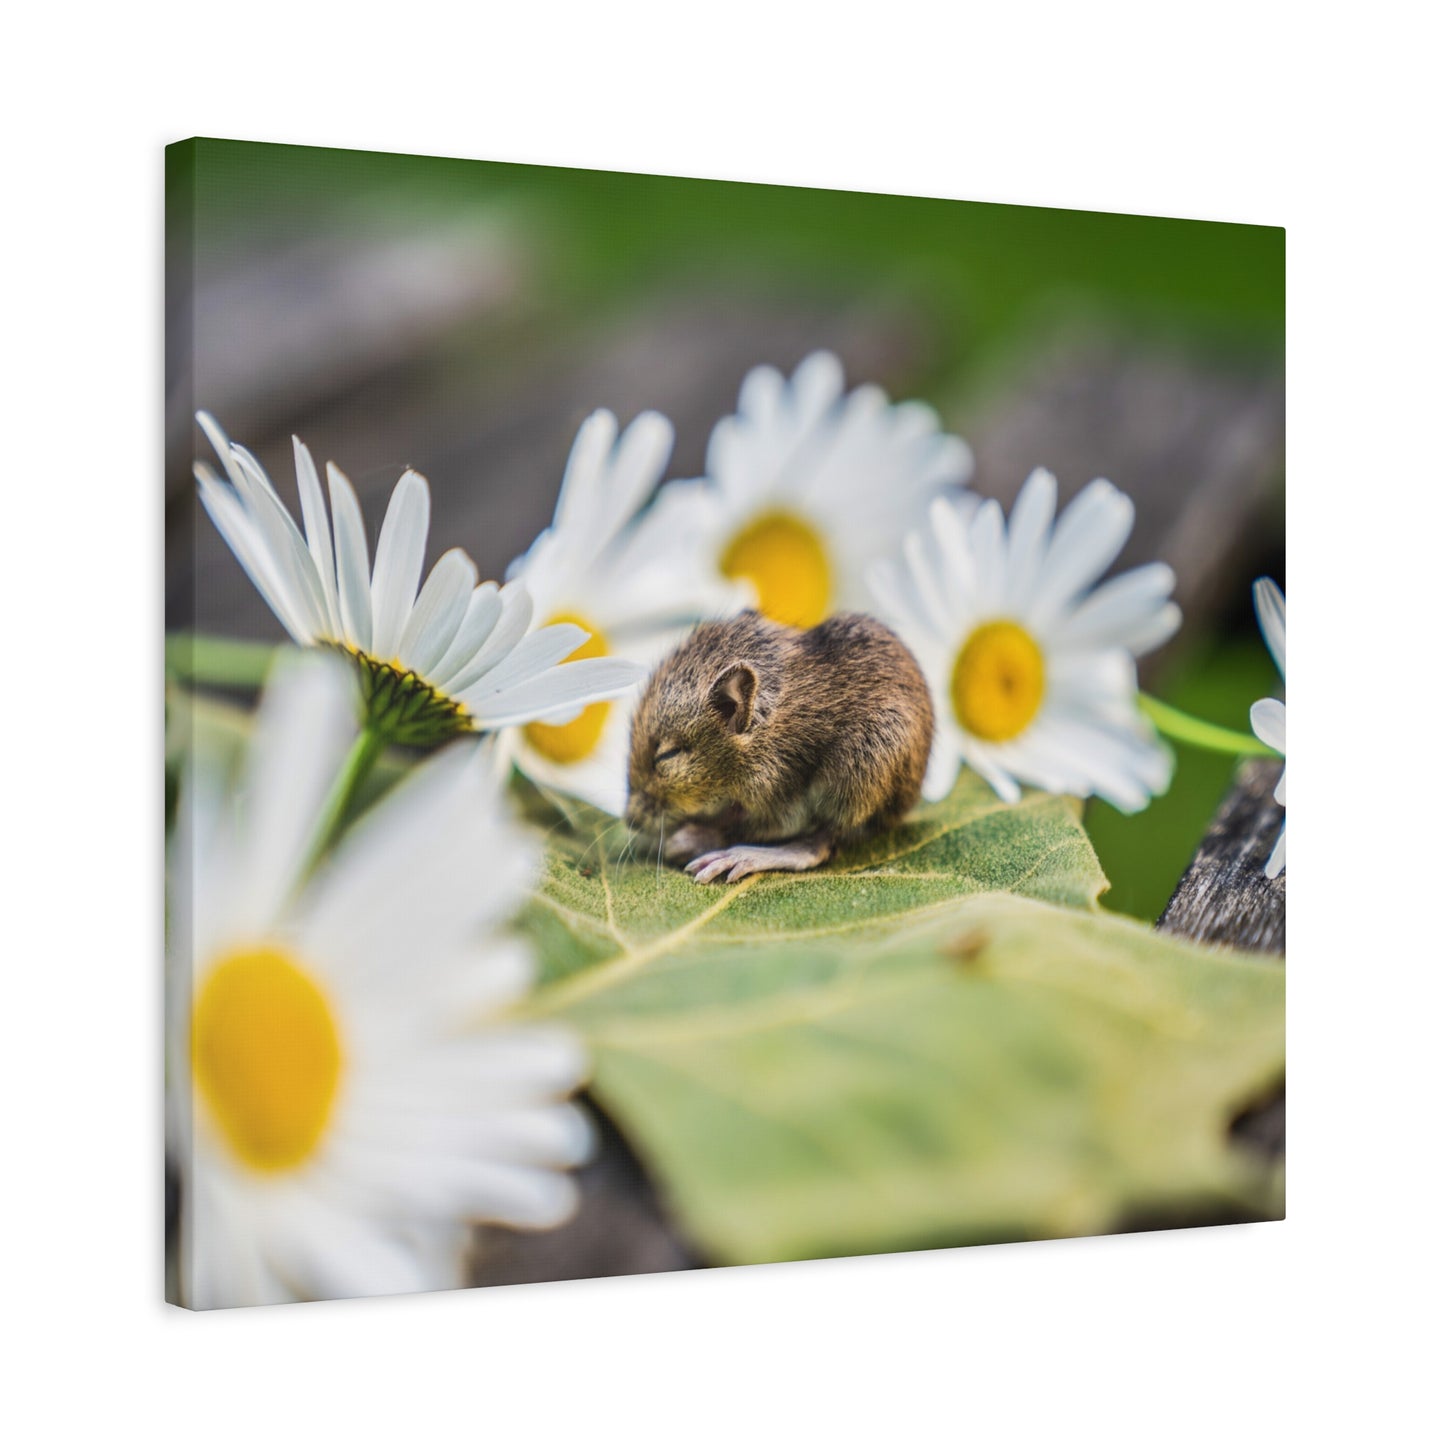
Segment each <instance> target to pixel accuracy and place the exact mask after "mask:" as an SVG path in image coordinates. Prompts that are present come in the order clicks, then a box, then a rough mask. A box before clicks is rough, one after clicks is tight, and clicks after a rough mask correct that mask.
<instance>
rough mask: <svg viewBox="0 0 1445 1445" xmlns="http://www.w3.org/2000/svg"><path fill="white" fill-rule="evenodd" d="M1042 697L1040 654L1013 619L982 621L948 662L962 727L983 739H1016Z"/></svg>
mask: <svg viewBox="0 0 1445 1445" xmlns="http://www.w3.org/2000/svg"><path fill="white" fill-rule="evenodd" d="M1043 700H1044V655H1043V653H1042V652H1040V651H1039V645H1038V643H1037V642H1035V641H1034V640H1033V638H1032V637H1030V636H1029V634H1028V633H1027V632H1025V631H1024V630H1023V628H1022V627H1020V626H1019V625H1018V623H1016V622H985V623H984V624H983V625H982V626H981V627H976V628H975V629H974V630H973V632H972V633H971V634H970V635H969V638H968V641H967V642H965V643H964V644H963V647H962V648H961V649H960V651H959V654H958V661H957V662H955V663H954V665H953V710H954V712H955V713H956V714H957V715H958V720H959V722H961V723H962V724H963V726H964V730H965V731H967V732H969V733H972V734H973V736H974V737H976V738H983V739H984V740H985V741H986V742H991V743H1002V742H1007V741H1008V740H1009V739H1010V738H1016V737H1018V735H1019V734H1020V733H1021V732H1023V731H1024V729H1025V728H1027V727H1028V725H1029V724H1030V723H1031V722H1033V720H1034V718H1035V716H1037V714H1038V710H1039V704H1040V703H1042V702H1043Z"/></svg>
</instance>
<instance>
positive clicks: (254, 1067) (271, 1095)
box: [191, 947, 342, 1173]
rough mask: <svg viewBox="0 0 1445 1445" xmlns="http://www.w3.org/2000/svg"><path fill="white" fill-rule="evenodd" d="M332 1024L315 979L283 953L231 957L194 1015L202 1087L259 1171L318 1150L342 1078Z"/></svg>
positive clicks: (195, 1063) (211, 979) (219, 1120)
mask: <svg viewBox="0 0 1445 1445" xmlns="http://www.w3.org/2000/svg"><path fill="white" fill-rule="evenodd" d="M341 1063H342V1059H341V1040H340V1037H339V1035H338V1032H337V1028H336V1020H335V1018H334V1016H333V1015H332V1012H331V1006H330V1004H329V1003H328V1002H327V999H326V995H325V994H324V993H322V991H321V989H320V988H319V987H318V986H317V984H316V982H315V980H313V979H312V978H311V977H310V975H309V974H307V973H305V972H303V970H302V969H300V968H298V967H297V965H296V964H295V963H294V962H292V960H291V959H290V958H289V957H288V956H287V955H286V954H285V953H283V952H282V951H281V950H280V949H277V948H271V947H261V948H252V949H243V950H241V951H239V952H236V953H232V954H228V955H227V956H226V957H224V958H223V959H222V960H221V962H220V963H218V964H217V965H216V966H215V967H214V968H213V969H212V970H211V972H210V973H209V975H207V977H206V979H205V982H204V983H203V984H202V985H201V988H200V991H199V994H198V996H197V998H196V1001H195V1006H194V1010H193V1012H192V1014H191V1067H192V1070H193V1072H194V1074H195V1080H196V1088H197V1089H198V1091H199V1092H200V1095H201V1098H202V1099H203V1100H204V1101H205V1103H206V1104H207V1106H208V1107H209V1109H210V1112H211V1115H212V1117H213V1118H214V1119H215V1121H216V1124H217V1125H218V1126H219V1128H220V1131H221V1133H222V1135H223V1136H224V1137H225V1139H226V1141H227V1143H229V1144H230V1146H231V1148H232V1149H233V1150H234V1151H235V1153H236V1154H237V1156H238V1157H239V1158H240V1159H241V1160H242V1162H244V1163H246V1164H248V1165H250V1166H251V1168H253V1169H258V1170H262V1171H265V1172H268V1173H275V1172H278V1171H280V1170H283V1169H292V1168H294V1167H295V1166H296V1165H298V1164H301V1163H303V1162H304V1161H305V1160H306V1159H307V1158H308V1157H309V1156H310V1155H311V1153H312V1151H313V1150H314V1149H315V1148H316V1146H317V1144H318V1143H320V1141H321V1136H322V1135H323V1134H324V1133H325V1131H326V1124H327V1121H328V1120H329V1119H330V1117H331V1106H332V1104H333V1102H334V1101H335V1098H336V1087H337V1084H338V1083H339V1081H340V1078H341Z"/></svg>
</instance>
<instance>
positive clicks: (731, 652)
mask: <svg viewBox="0 0 1445 1445" xmlns="http://www.w3.org/2000/svg"><path fill="white" fill-rule="evenodd" d="M932 745H933V705H932V703H931V702H930V700H929V696H928V685H927V684H926V683H925V682H924V680H923V674H922V673H921V672H920V671H919V669H918V664H917V663H916V662H915V661H914V659H913V654H912V653H911V652H909V650H908V649H907V648H906V647H905V646H904V645H903V644H902V643H901V642H900V641H899V640H898V638H897V637H895V636H894V635H893V633H892V632H890V631H889V630H888V629H887V628H886V627H885V626H884V625H883V624H882V623H881V622H878V621H876V620H875V619H874V618H872V617H865V616H863V615H862V614H861V613H856V612H844V613H839V614H838V615H836V616H834V617H830V618H828V619H827V621H825V622H820V623H819V624H818V626H816V627H814V628H812V629H811V630H810V631H808V632H799V631H798V630H797V629H795V628H792V627H784V626H782V625H781V624H779V623H776V622H772V621H770V620H769V619H768V618H766V617H762V616H760V615H759V614H758V613H756V612H744V613H742V614H741V615H740V616H738V617H733V618H730V619H729V620H728V621H726V622H705V623H703V624H702V625H701V626H699V627H698V628H697V629H696V630H695V631H694V632H693V633H692V635H691V636H690V637H688V638H687V640H686V641H685V642H683V643H682V644H681V645H680V646H679V647H678V648H677V649H676V650H675V651H674V652H673V653H672V654H671V655H670V656H668V657H666V658H665V659H664V660H663V661H662V662H661V663H660V664H659V665H658V668H657V670H656V672H654V673H653V675H652V677H651V679H650V680H649V681H648V684H647V688H646V691H645V692H644V693H643V695H642V700H641V701H640V702H639V703H638V705H637V710H636V712H635V713H634V715H633V719H632V743H631V756H630V760H629V766H628V802H627V821H628V822H629V823H630V824H631V825H632V826H633V827H634V828H636V829H638V830H640V831H643V832H646V831H649V830H650V831H652V832H655V833H657V834H658V835H659V837H661V836H662V834H663V833H664V832H666V834H667V839H666V844H665V855H666V857H667V859H668V861H669V862H671V863H683V862H686V864H687V871H688V872H689V873H691V874H692V875H693V877H695V878H696V879H697V881H698V882H699V883H710V882H712V881H713V880H714V879H715V878H720V877H723V876H724V875H726V878H727V881H728V882H729V883H736V882H737V881H738V880H739V879H740V878H746V877H747V876H748V875H749V874H750V873H759V872H763V871H766V870H769V869H785V870H789V871H792V872H803V871H804V870H806V869H809V868H816V867H817V866H818V865H819V864H821V863H825V862H827V860H828V859H829V858H830V857H832V855H833V852H834V850H835V849H836V848H838V847H839V846H840V845H841V844H844V843H849V842H852V841H854V840H856V839H859V838H862V837H865V836H867V835H868V834H870V833H873V832H876V831H878V830H880V829H883V828H887V827H890V826H891V825H892V824H894V823H896V822H898V821H899V820H900V819H901V818H902V817H903V815H904V814H905V813H907V812H908V810H909V809H910V808H911V807H912V806H913V805H914V804H915V803H916V802H917V801H918V796H919V793H920V791H921V790H922V787H923V773H924V769H925V768H926V767H927V765H928V753H929V749H930V748H931V747H932Z"/></svg>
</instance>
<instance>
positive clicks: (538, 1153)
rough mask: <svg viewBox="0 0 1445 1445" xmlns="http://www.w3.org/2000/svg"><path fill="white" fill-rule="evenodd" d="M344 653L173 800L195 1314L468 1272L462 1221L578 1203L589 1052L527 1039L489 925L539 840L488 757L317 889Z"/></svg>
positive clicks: (176, 972) (495, 926)
mask: <svg viewBox="0 0 1445 1445" xmlns="http://www.w3.org/2000/svg"><path fill="white" fill-rule="evenodd" d="M355 731H356V728H355V722H354V718H353V703H352V685H351V682H350V679H349V678H348V676H347V672H346V669H344V668H343V667H342V665H341V664H340V663H339V662H336V661H334V660H331V659H327V658H318V657H315V656H311V657H307V658H304V659H301V660H299V661H296V662H293V663H291V664H290V665H289V666H285V665H283V666H282V667H281V668H280V669H279V670H278V672H277V673H276V674H274V675H273V680H272V682H271V684H270V686H269V688H268V689H267V691H266V693H265V696H264V698H263V700H262V703H261V707H260V712H259V715H258V719H257V725H256V731H255V735H254V738H253V741H252V743H251V745H250V748H249V750H248V753H247V756H246V758H245V761H244V764H243V766H242V769H241V776H240V778H239V780H238V782H237V785H236V786H235V787H228V784H227V779H226V778H225V777H224V776H223V775H222V773H221V771H220V769H219V768H218V767H216V766H215V765H214V764H213V763H212V762H211V761H210V760H208V759H207V758H205V757H204V756H202V757H198V758H196V759H194V760H193V765H192V769H191V772H190V774H189V775H188V776H187V778H186V779H185V780H184V782H183V784H182V792H181V797H180V801H179V805H178V812H177V823H176V830H175V835H174V837H173V842H172V854H171V860H170V863H171V866H170V869H169V870H168V878H169V897H168V922H169V925H170V929H169V939H168V960H167V968H168V979H167V985H168V986H167V991H166V993H167V999H166V1010H167V1028H166V1033H167V1039H166V1043H167V1111H166V1112H167V1138H168V1143H169V1146H170V1149H171V1152H172V1155H173V1157H174V1159H175V1161H176V1163H177V1165H178V1167H179V1168H180V1170H181V1175H182V1180H183V1184H182V1188H183V1203H182V1217H181V1240H180V1256H179V1259H180V1271H179V1273H180V1278H181V1281H182V1290H183V1293H184V1296H185V1301H186V1303H188V1304H189V1305H191V1306H192V1307H194V1308H197V1309H211V1308H217V1307H223V1306H229V1305H242V1304H263V1303H270V1302H278V1301H284V1300H293V1299H319V1298H328V1297H336V1296H348V1295H366V1294H389V1293H395V1292H398V1291H409V1290H423V1289H440V1288H448V1287H452V1286H456V1285H459V1284H461V1283H463V1282H464V1278H465V1275H464V1255H465V1249H466V1244H467V1237H468V1236H467V1226H468V1225H469V1224H470V1223H471V1222H473V1221H478V1220H486V1221H495V1222H499V1223H502V1224H508V1225H513V1226H517V1227H525V1228H542V1227H547V1226H551V1225H555V1224H557V1223H559V1222H561V1221H562V1220H564V1219H565V1218H566V1217H567V1216H568V1215H569V1214H570V1212H571V1211H572V1209H573V1207H574V1204H575V1200H576V1189H575V1186H574V1185H573V1183H572V1181H571V1180H570V1179H569V1178H568V1177H567V1176H566V1175H565V1174H564V1173H562V1172H561V1171H562V1170H564V1169H565V1168H567V1167H568V1166H571V1165H575V1164H577V1163H578V1162H580V1161H581V1160H582V1159H583V1158H584V1156H585V1154H586V1153H587V1150H588V1144H589V1133H588V1128H587V1125H586V1121H585V1119H584V1117H583V1116H582V1115H581V1114H580V1113H579V1112H578V1111H577V1110H576V1108H575V1107H574V1106H572V1105H570V1104H568V1103H565V1102H563V1101H564V1099H565V1098H566V1096H567V1095H568V1094H569V1093H570V1092H571V1091H572V1090H573V1089H574V1088H576V1087H577V1085H578V1084H579V1083H580V1082H581V1081H582V1078H583V1074H584V1058H583V1054H582V1051H581V1049H580V1047H579V1045H578V1043H577V1042H576V1040H575V1039H574V1038H573V1036H572V1035H571V1034H569V1033H567V1032H565V1031H560V1030H555V1029H542V1028H536V1027H522V1026H520V1025H517V1026H513V1025H510V1024H508V1023H507V1022H506V1021H505V1018H504V1013H505V1010H506V1009H507V1008H508V1006H509V1005H511V1004H513V1003H515V1002H516V1001H517V1000H518V999H520V998H521V997H523V995H524V994H525V993H526V992H527V990H528V988H529V987H530V983H531V979H532V960H531V957H530V955H529V953H528V951H527V949H526V948H525V947H524V946H523V944H522V943H521V942H520V941H518V940H517V939H515V938H512V937H509V936H506V935H505V934H503V933H502V932H501V931H500V930H501V929H502V928H503V927H504V926H505V923H506V921H507V919H508V918H509V917H510V916H511V914H512V913H513V911H514V910H515V909H516V907H517V906H518V904H519V903H520V901H521V900H522V898H523V897H524V896H525V893H526V889H527V886H528V884H529V882H530V881H531V879H532V876H533V873H534V871H535V867H536V863H537V857H536V849H535V847H534V846H533V845H532V844H531V843H530V841H529V840H528V838H527V837H526V835H524V834H523V833H522V832H521V831H520V829H519V828H518V826H517V825H516V824H515V823H514V822H513V821H512V820H511V818H510V816H509V815H508V814H507V813H506V812H505V810H504V808H503V806H502V799H501V795H500V793H499V789H498V785H497V781H496V774H495V769H494V768H492V767H491V766H490V760H489V759H487V758H486V756H485V755H486V753H487V752H488V751H490V749H489V748H487V747H482V748H477V747H470V746H457V747H452V748H450V749H447V750H444V751H443V752H441V753H440V754H439V755H438V756H437V757H435V758H434V759H433V760H431V761H430V762H428V763H426V764H424V765H423V766H422V767H421V768H419V769H417V770H416V771H415V772H414V773H413V774H412V775H411V776H410V777H409V778H408V779H406V780H405V781H404V782H402V783H401V784H399V785H398V786H397V787H396V788H395V789H394V790H393V791H392V792H391V793H390V794H389V795H387V796H386V797H385V798H384V799H383V800H382V801H381V802H380V803H379V804H378V805H376V807H375V808H374V809H373V810H372V811H371V812H369V813H367V814H364V815H363V817H362V818H361V820H360V821H359V823H358V824H357V825H356V826H355V827H354V828H352V829H351V830H350V831H349V832H348V833H347V835H345V837H344V838H343V840H342V842H341V844H340V845H339V847H338V848H337V849H336V851H335V852H334V853H333V854H332V855H331V857H330V859H329V860H328V861H327V862H326V863H324V864H323V865H322V866H321V868H320V869H319V870H318V871H316V872H315V873H313V874H311V875H310V876H309V877H308V876H307V875H306V867H305V860H307V859H308V858H309V857H310V856H311V851H312V848H313V846H314V841H315V840H314V836H313V835H314V834H315V832H316V829H317V823H318V819H319V818H320V817H321V815H322V813H323V811H324V810H323V800H324V798H325V797H326V794H327V791H328V788H329V787H330V785H331V783H332V780H333V778H334V776H335V775H336V772H337V768H338V766H339V764H340V761H341V758H342V756H343V755H344V754H345V753H346V751H347V748H348V744H349V743H350V741H351V739H352V737H353V736H354V735H355Z"/></svg>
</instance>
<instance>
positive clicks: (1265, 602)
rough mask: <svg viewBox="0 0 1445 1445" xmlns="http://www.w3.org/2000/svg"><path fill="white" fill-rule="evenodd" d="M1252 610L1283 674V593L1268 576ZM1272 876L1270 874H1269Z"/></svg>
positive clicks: (1260, 584)
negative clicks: (1255, 613)
mask: <svg viewBox="0 0 1445 1445" xmlns="http://www.w3.org/2000/svg"><path fill="white" fill-rule="evenodd" d="M1254 610H1255V611H1256V612H1257V613H1258V614H1259V630H1260V631H1261V632H1262V633H1263V634H1264V641H1265V646H1266V647H1268V648H1269V651H1270V656H1271V657H1273V658H1274V665H1275V666H1276V667H1277V668H1279V675H1280V676H1281V677H1283V676H1284V593H1283V592H1281V591H1280V590H1279V587H1278V585H1277V584H1276V583H1275V582H1273V581H1272V580H1271V579H1270V578H1268V577H1261V578H1260V579H1259V581H1258V582H1256V583H1255V584H1254ZM1270 876H1271V877H1272V876H1273V875H1272V874H1271V875H1270Z"/></svg>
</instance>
